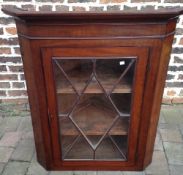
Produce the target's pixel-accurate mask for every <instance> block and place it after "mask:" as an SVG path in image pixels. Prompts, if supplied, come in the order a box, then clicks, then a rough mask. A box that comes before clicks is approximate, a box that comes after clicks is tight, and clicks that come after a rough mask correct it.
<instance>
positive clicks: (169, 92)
mask: <svg viewBox="0 0 183 175" xmlns="http://www.w3.org/2000/svg"><path fill="white" fill-rule="evenodd" d="M175 94H176V92H175V91H174V90H169V91H167V95H168V96H174V95H175Z"/></svg>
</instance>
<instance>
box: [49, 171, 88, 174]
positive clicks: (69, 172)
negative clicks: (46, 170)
mask: <svg viewBox="0 0 183 175" xmlns="http://www.w3.org/2000/svg"><path fill="white" fill-rule="evenodd" d="M85 173H86V172H85ZM49 175H73V172H72V171H52V172H50V174H49ZM80 175H83V174H80Z"/></svg>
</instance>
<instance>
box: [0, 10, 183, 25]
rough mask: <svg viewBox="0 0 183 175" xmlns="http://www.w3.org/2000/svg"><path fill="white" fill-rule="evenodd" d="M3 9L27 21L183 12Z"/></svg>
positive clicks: (149, 17)
mask: <svg viewBox="0 0 183 175" xmlns="http://www.w3.org/2000/svg"><path fill="white" fill-rule="evenodd" d="M2 11H3V12H4V13H6V14H8V15H11V16H13V17H15V18H19V19H22V20H25V21H32V20H35V21H37V20H39V21H42V20H43V21H49V20H50V19H53V20H59V21H69V20H71V21H72V20H76V21H78V20H81V21H82V20H86V21H87V22H90V21H103V20H106V21H110V20H115V21H120V20H122V21H123V20H128V19H131V20H133V21H136V20H137V21H138V20H145V21H151V20H161V21H162V20H168V19H171V18H175V17H178V16H179V15H181V14H183V8H173V9H158V10H142V11H139V10H133V11H132V10H125V11H112V12H111V11H110V12H104V11H103V12H61V11H46V12H45V11H44V12H43V11H31V10H29V9H22V8H18V7H5V8H2Z"/></svg>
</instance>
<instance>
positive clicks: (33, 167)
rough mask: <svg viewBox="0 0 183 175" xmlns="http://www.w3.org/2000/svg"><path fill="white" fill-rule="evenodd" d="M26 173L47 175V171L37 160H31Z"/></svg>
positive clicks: (28, 174)
mask: <svg viewBox="0 0 183 175" xmlns="http://www.w3.org/2000/svg"><path fill="white" fill-rule="evenodd" d="M27 175H48V172H47V171H46V170H45V169H44V168H43V167H42V166H41V165H40V164H39V163H38V162H31V164H30V166H29V168H28V172H27ZM55 175H56V174H55Z"/></svg>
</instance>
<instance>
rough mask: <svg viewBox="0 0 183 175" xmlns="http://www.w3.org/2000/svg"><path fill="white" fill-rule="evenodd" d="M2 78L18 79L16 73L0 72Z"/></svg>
mask: <svg viewBox="0 0 183 175" xmlns="http://www.w3.org/2000/svg"><path fill="white" fill-rule="evenodd" d="M0 80H17V75H15V74H0Z"/></svg>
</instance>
